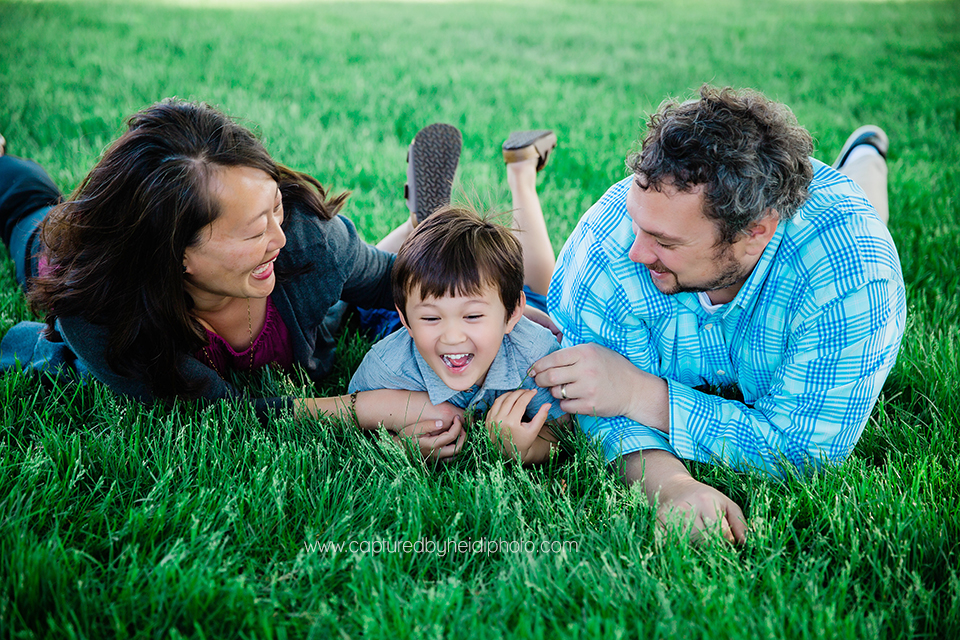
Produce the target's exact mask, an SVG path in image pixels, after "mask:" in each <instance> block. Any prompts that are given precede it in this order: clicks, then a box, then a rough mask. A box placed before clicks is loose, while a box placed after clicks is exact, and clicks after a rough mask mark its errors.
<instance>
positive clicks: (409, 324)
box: [350, 206, 569, 463]
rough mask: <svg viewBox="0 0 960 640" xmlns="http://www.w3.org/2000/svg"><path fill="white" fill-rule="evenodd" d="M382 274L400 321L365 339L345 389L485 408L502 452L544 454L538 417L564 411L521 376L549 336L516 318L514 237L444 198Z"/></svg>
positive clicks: (551, 435) (552, 440)
mask: <svg viewBox="0 0 960 640" xmlns="http://www.w3.org/2000/svg"><path fill="white" fill-rule="evenodd" d="M392 282H393V298H394V302H395V304H396V306H397V311H398V312H399V314H400V320H401V322H402V323H403V326H404V328H405V329H400V330H398V331H396V332H394V333H393V334H391V335H389V336H387V337H386V338H384V339H383V340H381V341H380V342H378V343H376V344H375V345H374V346H373V348H372V349H371V350H370V352H369V353H368V354H367V355H366V357H365V358H364V359H363V362H362V363H361V364H360V367H359V368H358V369H357V372H356V373H355V374H354V376H353V379H351V381H350V391H351V392H354V391H366V390H371V389H404V390H417V391H427V392H428V393H429V395H430V401H431V402H432V403H433V404H435V405H436V404H440V403H441V402H450V403H452V404H454V405H456V406H458V407H460V408H463V409H472V408H476V409H478V410H482V411H486V412H487V414H486V420H485V423H486V426H487V430H488V433H489V435H490V437H491V438H492V439H493V441H494V442H496V443H497V444H498V445H499V447H500V450H501V452H502V453H503V454H504V456H505V457H507V458H513V457H515V456H516V455H519V457H520V461H521V462H523V463H534V462H542V461H544V460H546V459H547V458H548V457H549V455H550V452H551V451H552V450H553V449H554V448H555V447H556V443H557V438H556V435H555V432H554V430H553V429H554V428H556V427H555V426H554V427H553V428H551V427H549V426H545V424H546V422H547V420H548V419H549V420H552V421H554V423H556V421H561V420H562V422H564V423H566V422H567V421H568V420H569V418H568V417H567V416H566V415H565V414H564V413H563V411H562V410H561V409H560V404H559V400H555V399H554V398H553V396H551V395H550V390H549V389H541V388H539V387H537V385H536V384H535V383H534V382H533V380H532V379H530V378H529V377H528V376H527V370H528V369H529V367H530V365H532V364H533V363H534V362H536V361H537V360H538V359H539V358H541V357H543V356H544V355H546V354H548V353H551V352H553V351H555V350H557V349H558V348H559V344H558V343H557V339H556V337H555V336H554V335H553V334H552V333H551V332H550V331H549V330H548V329H546V328H544V327H542V326H540V325H538V324H536V323H534V322H532V321H530V320H528V319H527V318H524V317H523V311H524V307H525V306H526V295H525V293H524V290H523V289H524V270H523V250H522V248H521V245H520V241H519V240H517V238H516V237H515V236H514V235H513V233H512V232H511V231H510V230H509V229H507V228H505V227H503V226H500V225H497V224H493V223H491V222H489V221H487V220H485V219H483V218H481V217H480V216H479V215H477V214H476V213H475V212H474V211H472V210H470V209H466V208H462V207H455V206H447V207H444V208H442V209H440V210H439V211H437V212H436V213H434V214H433V215H432V216H430V217H428V218H426V219H425V220H424V221H423V222H421V223H420V224H419V225H418V226H417V228H416V229H415V230H414V232H413V233H412V234H411V235H410V237H409V238H408V239H407V240H406V241H405V242H404V243H403V246H402V247H401V248H400V251H399V252H398V253H397V259H396V262H395V263H394V265H393V274H392ZM514 447H515V448H514Z"/></svg>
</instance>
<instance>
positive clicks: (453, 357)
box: [440, 353, 473, 373]
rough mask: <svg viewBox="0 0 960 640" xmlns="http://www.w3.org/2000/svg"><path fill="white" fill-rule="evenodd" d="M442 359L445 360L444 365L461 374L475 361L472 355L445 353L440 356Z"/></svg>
mask: <svg viewBox="0 0 960 640" xmlns="http://www.w3.org/2000/svg"><path fill="white" fill-rule="evenodd" d="M440 359H441V360H443V364H445V365H447V368H448V369H450V370H451V371H453V372H454V373H459V372H460V371H463V370H464V369H466V368H467V365H469V364H470V363H471V362H472V361H473V354H472V353H445V354H443V355H442V356H440Z"/></svg>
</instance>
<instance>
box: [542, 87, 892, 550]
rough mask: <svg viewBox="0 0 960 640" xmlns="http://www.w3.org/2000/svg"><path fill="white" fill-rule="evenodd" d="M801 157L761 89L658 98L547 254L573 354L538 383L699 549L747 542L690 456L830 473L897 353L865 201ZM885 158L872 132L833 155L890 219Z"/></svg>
mask: <svg viewBox="0 0 960 640" xmlns="http://www.w3.org/2000/svg"><path fill="white" fill-rule="evenodd" d="M812 147H813V145H812V140H811V137H810V135H809V133H807V132H806V130H804V129H803V128H802V127H800V126H799V125H798V124H797V123H796V119H795V118H794V116H793V114H792V113H791V112H790V110H789V109H788V108H787V107H785V106H784V105H781V104H778V103H775V102H772V101H770V100H767V99H766V98H764V97H763V96H762V95H760V94H758V93H756V92H753V91H743V92H735V91H733V90H730V89H717V88H713V87H709V86H704V87H703V88H701V90H700V98H699V100H692V101H689V102H686V103H683V104H678V103H676V102H668V103H665V104H664V105H663V106H661V108H660V110H659V112H658V113H657V114H655V115H654V116H653V117H652V118H651V119H650V122H649V123H648V132H647V135H646V138H645V140H644V142H643V147H642V150H641V151H640V152H638V153H636V154H634V155H632V156H631V157H630V158H629V159H628V165H629V166H630V168H631V169H632V171H633V175H632V176H630V177H629V178H627V179H625V180H623V181H621V182H619V183H617V184H616V185H614V186H613V187H611V188H610V190H609V191H608V192H607V193H606V194H605V195H604V196H603V197H602V198H601V199H600V201H599V202H597V203H596V204H595V205H594V206H593V207H592V208H591V209H590V210H589V211H588V212H587V213H586V214H585V215H584V217H583V219H582V220H581V221H580V223H579V224H578V226H577V228H576V230H575V231H574V233H573V234H572V235H571V237H570V239H569V240H568V241H567V243H566V245H565V246H564V248H563V250H562V251H561V253H560V256H559V258H558V264H557V269H556V271H555V272H554V276H553V280H552V282H551V286H550V292H549V296H548V305H549V309H550V313H551V315H552V316H553V318H554V319H555V320H556V322H557V324H558V325H559V327H560V328H561V330H562V331H563V335H564V343H563V346H564V347H566V348H564V349H562V350H560V351H558V352H555V353H554V354H551V355H549V356H546V357H544V358H542V359H541V360H539V361H538V362H537V363H535V365H534V367H533V371H532V373H533V374H534V375H535V376H536V381H537V384H539V385H541V386H544V387H550V388H551V392H552V393H553V394H554V396H556V397H559V398H561V399H562V402H561V407H562V408H563V410H564V411H566V412H567V413H576V414H579V416H580V418H579V419H580V425H581V427H582V428H583V429H584V430H585V431H586V432H587V433H588V434H589V435H590V436H591V437H592V438H594V439H596V440H598V441H599V442H601V443H602V445H603V448H604V451H605V453H606V456H607V458H608V459H609V460H611V461H613V460H615V459H617V458H618V457H619V456H621V455H622V456H623V461H622V463H623V474H624V477H625V479H626V480H627V482H634V481H642V482H643V486H644V489H645V491H646V494H647V496H648V498H649V499H650V501H651V503H657V504H659V512H658V513H659V516H660V518H661V521H663V520H665V519H669V518H670V517H671V516H678V515H679V516H682V517H683V522H684V526H686V527H690V531H691V533H692V535H693V536H694V537H699V536H700V535H702V533H703V532H704V531H705V530H706V529H710V528H717V527H719V528H720V529H721V530H722V532H723V534H724V536H725V537H726V538H727V539H728V540H731V541H742V540H743V539H744V536H745V531H746V527H745V524H746V523H745V521H744V517H743V513H742V511H741V510H740V508H739V507H738V506H737V504H736V503H734V502H733V501H732V500H730V499H729V498H728V497H727V496H725V495H724V494H723V493H721V492H719V491H717V490H716V489H714V488H712V487H709V486H707V485H704V484H702V483H700V482H697V481H695V480H694V479H693V478H692V477H691V476H690V474H689V472H688V471H687V470H686V467H685V466H684V465H683V463H682V462H681V461H680V459H681V458H682V459H689V460H697V461H701V462H724V463H726V464H729V465H731V466H733V467H735V468H738V469H751V468H752V469H759V470H761V471H763V472H766V473H768V474H771V475H779V474H781V473H782V472H783V471H784V470H786V469H790V468H794V469H800V470H803V469H806V468H808V467H811V466H816V465H820V464H823V463H829V462H839V461H841V460H843V459H845V458H846V457H847V456H848V455H849V454H850V452H851V451H852V449H853V447H854V445H855V444H856V442H857V440H858V439H859V437H860V434H861V433H862V431H863V428H864V426H865V424H866V422H867V419H868V418H869V415H870V412H871V410H872V408H873V405H874V404H875V402H876V399H877V397H878V395H879V393H880V390H881V388H882V386H883V382H884V380H885V379H886V377H887V374H888V373H889V371H890V369H891V368H892V367H893V364H894V361H895V359H896V355H897V351H898V349H899V345H900V339H901V337H902V335H903V329H904V320H905V315H906V304H905V299H904V286H903V276H902V274H901V271H900V261H899V257H898V256H897V252H896V248H895V247H894V244H893V241H892V239H891V237H890V234H889V233H888V231H887V229H886V226H885V225H884V223H883V222H882V221H881V219H880V218H879V217H878V214H877V212H876V210H875V208H874V206H872V205H871V203H870V201H869V200H868V199H867V197H866V196H865V194H864V191H863V190H861V188H860V187H858V186H857V185H856V184H855V183H854V182H853V181H851V180H850V179H848V178H846V177H845V176H844V175H842V174H841V173H840V172H838V171H836V170H834V169H833V168H831V167H827V166H826V165H824V164H822V163H820V162H818V161H816V160H812V159H811V158H810V157H809V155H810V153H811V152H812ZM886 150H887V141H886V137H885V135H884V134H883V132H882V131H880V130H879V129H878V128H875V127H865V128H862V129H861V130H858V132H857V133H856V135H855V136H852V137H851V139H850V140H848V143H847V145H846V147H845V149H844V152H843V153H842V154H841V159H840V160H839V161H838V166H841V168H843V167H842V165H844V164H849V165H851V166H853V165H856V166H857V167H860V168H862V167H863V166H870V167H874V169H873V170H872V171H866V172H865V173H864V176H863V177H862V178H861V179H862V181H863V182H864V183H865V186H866V187H867V189H868V190H869V191H868V192H874V193H878V192H880V191H882V194H883V201H882V204H881V206H882V208H883V209H884V210H883V211H882V215H884V216H885V215H886V211H885V209H886V165H885V162H884V158H883V156H885V154H886ZM878 161H879V162H878ZM878 185H879V186H880V187H882V189H881V188H878Z"/></svg>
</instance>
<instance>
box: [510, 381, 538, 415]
mask: <svg viewBox="0 0 960 640" xmlns="http://www.w3.org/2000/svg"><path fill="white" fill-rule="evenodd" d="M510 393H511V394H516V396H515V398H514V400H513V407H511V409H510V417H511V418H513V419H514V420H516V421H517V422H520V420H522V419H523V414H524V413H525V412H526V410H527V405H528V404H530V401H531V400H533V397H534V396H535V395H537V391H536V389H517V390H516V391H511V392H510Z"/></svg>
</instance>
